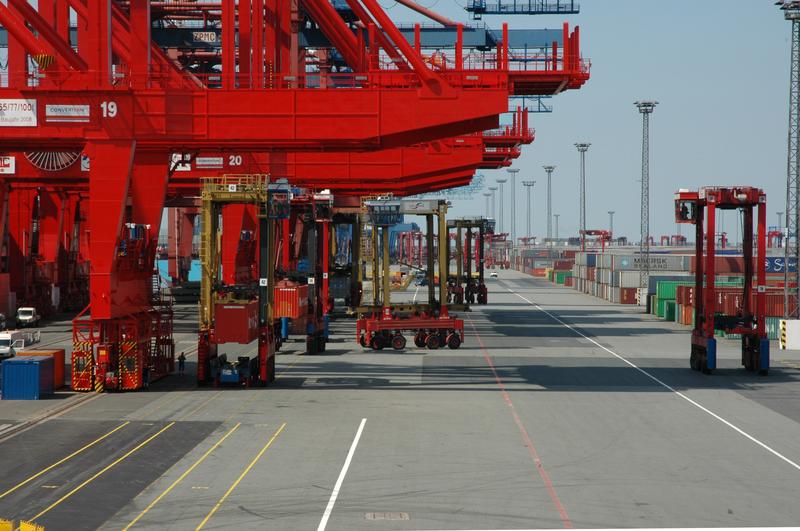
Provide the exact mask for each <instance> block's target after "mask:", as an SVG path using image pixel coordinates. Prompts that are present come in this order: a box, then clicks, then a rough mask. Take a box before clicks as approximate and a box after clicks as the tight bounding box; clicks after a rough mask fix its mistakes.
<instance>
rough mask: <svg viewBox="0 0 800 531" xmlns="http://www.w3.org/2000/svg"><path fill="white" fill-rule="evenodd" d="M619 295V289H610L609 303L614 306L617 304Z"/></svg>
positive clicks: (620, 291)
mask: <svg viewBox="0 0 800 531" xmlns="http://www.w3.org/2000/svg"><path fill="white" fill-rule="evenodd" d="M621 293H622V290H620V289H619V288H611V302H613V303H614V304H619V303H620V294H621Z"/></svg>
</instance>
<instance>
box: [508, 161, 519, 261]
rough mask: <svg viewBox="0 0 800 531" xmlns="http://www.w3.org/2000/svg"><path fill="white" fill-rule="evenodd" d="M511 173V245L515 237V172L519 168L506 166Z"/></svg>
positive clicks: (517, 171)
mask: <svg viewBox="0 0 800 531" xmlns="http://www.w3.org/2000/svg"><path fill="white" fill-rule="evenodd" d="M506 171H507V172H508V173H509V175H511V245H512V246H513V245H514V241H515V238H516V237H517V173H519V168H508V169H507V170H506Z"/></svg>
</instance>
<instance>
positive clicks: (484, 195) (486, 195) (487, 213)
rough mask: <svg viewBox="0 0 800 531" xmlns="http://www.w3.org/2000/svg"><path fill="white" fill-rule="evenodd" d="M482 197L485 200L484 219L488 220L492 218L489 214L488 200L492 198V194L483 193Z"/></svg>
mask: <svg viewBox="0 0 800 531" xmlns="http://www.w3.org/2000/svg"><path fill="white" fill-rule="evenodd" d="M483 197H485V198H486V217H487V218H490V217H492V216H491V214H490V213H489V198H490V197H492V192H483Z"/></svg>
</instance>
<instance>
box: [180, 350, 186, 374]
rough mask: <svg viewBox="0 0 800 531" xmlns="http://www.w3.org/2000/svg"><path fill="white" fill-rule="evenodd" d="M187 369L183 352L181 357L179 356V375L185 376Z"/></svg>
mask: <svg viewBox="0 0 800 531" xmlns="http://www.w3.org/2000/svg"><path fill="white" fill-rule="evenodd" d="M185 368H186V355H185V354H184V353H183V352H181V355H180V356H178V374H183V369H185Z"/></svg>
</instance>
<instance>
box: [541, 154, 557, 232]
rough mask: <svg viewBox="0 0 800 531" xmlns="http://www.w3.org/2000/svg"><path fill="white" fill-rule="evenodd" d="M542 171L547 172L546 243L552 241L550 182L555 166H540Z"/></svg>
mask: <svg viewBox="0 0 800 531" xmlns="http://www.w3.org/2000/svg"><path fill="white" fill-rule="evenodd" d="M542 167H543V168H544V171H546V172H547V241H548V242H550V241H551V240H552V239H553V194H552V180H553V171H555V169H556V167H555V166H542Z"/></svg>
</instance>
